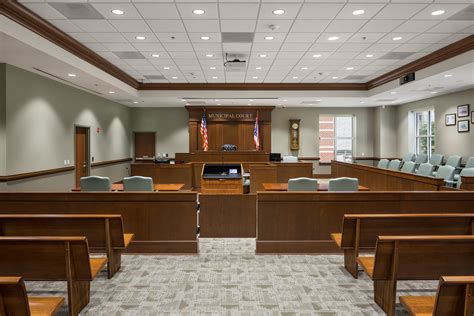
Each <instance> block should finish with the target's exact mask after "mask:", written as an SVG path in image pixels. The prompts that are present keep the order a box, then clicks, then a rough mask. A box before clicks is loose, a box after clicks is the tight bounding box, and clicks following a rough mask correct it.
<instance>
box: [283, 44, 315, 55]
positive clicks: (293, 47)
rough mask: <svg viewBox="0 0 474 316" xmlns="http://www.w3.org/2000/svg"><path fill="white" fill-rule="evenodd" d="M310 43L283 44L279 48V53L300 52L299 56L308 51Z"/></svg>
mask: <svg viewBox="0 0 474 316" xmlns="http://www.w3.org/2000/svg"><path fill="white" fill-rule="evenodd" d="M310 46H311V43H286V42H285V43H283V45H282V46H281V48H280V51H281V52H301V55H303V53H304V52H305V51H306V50H308V48H309V47H310Z"/></svg>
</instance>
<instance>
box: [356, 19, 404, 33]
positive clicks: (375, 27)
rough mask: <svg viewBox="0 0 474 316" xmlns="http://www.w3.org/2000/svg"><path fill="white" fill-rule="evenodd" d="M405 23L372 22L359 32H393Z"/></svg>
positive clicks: (393, 21) (389, 21) (392, 21)
mask: <svg viewBox="0 0 474 316" xmlns="http://www.w3.org/2000/svg"><path fill="white" fill-rule="evenodd" d="M403 22H404V21H403V20H371V21H369V22H367V24H366V25H364V26H363V27H362V28H361V29H360V30H359V32H375V33H376V32H391V31H392V30H393V29H395V28H396V27H397V26H399V25H400V24H402V23H403Z"/></svg>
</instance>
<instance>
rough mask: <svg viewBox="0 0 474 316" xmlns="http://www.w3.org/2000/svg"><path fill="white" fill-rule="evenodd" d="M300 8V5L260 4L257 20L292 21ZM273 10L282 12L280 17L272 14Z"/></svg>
mask: <svg viewBox="0 0 474 316" xmlns="http://www.w3.org/2000/svg"><path fill="white" fill-rule="evenodd" d="M300 8H301V3H262V5H261V6H260V14H259V17H258V18H259V19H261V20H264V19H267V20H269V19H274V20H288V19H294V18H295V17H296V15H297V14H298V12H299V10H300ZM274 10H284V11H285V13H284V14H281V15H275V14H273V11H274Z"/></svg>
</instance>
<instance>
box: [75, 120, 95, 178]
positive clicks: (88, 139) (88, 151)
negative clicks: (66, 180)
mask: <svg viewBox="0 0 474 316" xmlns="http://www.w3.org/2000/svg"><path fill="white" fill-rule="evenodd" d="M78 127H80V128H85V129H86V131H87V132H86V158H87V168H86V174H87V176H90V174H91V127H90V126H86V125H80V124H74V131H73V135H74V136H73V137H74V170H75V171H74V185H76V177H77V172H78V171H77V168H76V149H77V147H76V130H77V128H78Z"/></svg>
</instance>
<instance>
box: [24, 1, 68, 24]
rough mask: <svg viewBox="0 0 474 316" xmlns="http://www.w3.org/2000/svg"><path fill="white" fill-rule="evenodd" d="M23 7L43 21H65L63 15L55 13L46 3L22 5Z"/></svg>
mask: <svg viewBox="0 0 474 316" xmlns="http://www.w3.org/2000/svg"><path fill="white" fill-rule="evenodd" d="M23 5H24V6H25V7H27V8H28V9H30V10H31V11H33V12H34V13H36V14H38V15H39V16H41V17H42V18H43V19H47V20H52V19H66V17H65V16H64V15H62V14H61V13H59V12H58V11H56V10H55V9H54V8H53V7H51V6H50V5H49V4H46V3H24V4H23Z"/></svg>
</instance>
